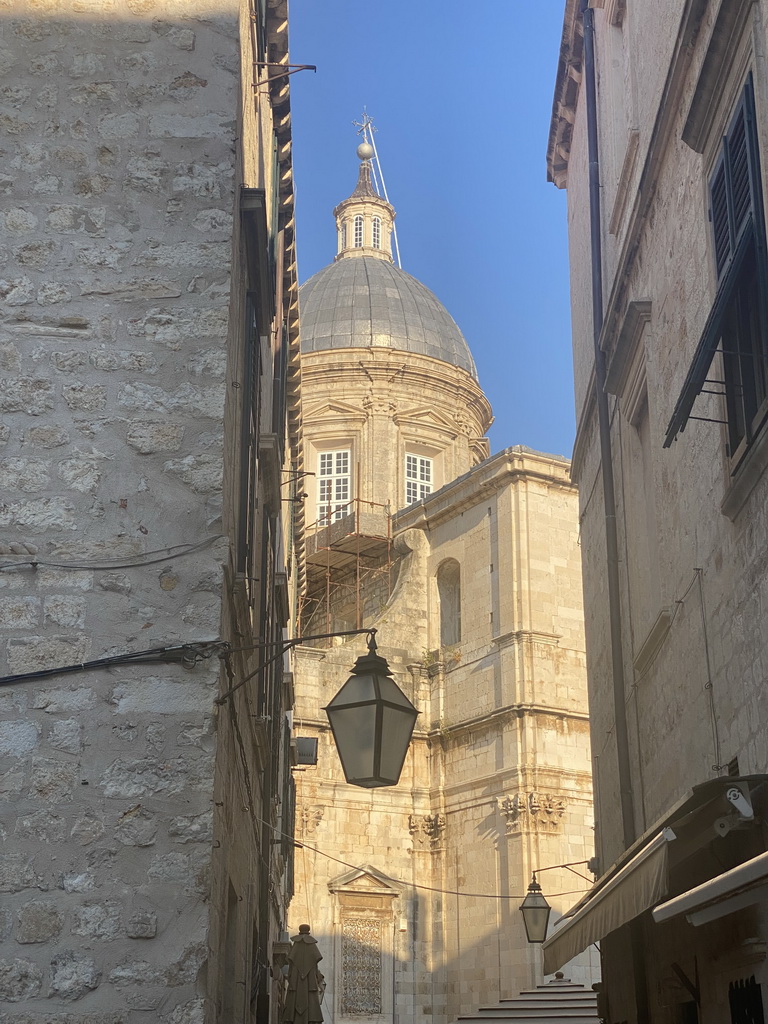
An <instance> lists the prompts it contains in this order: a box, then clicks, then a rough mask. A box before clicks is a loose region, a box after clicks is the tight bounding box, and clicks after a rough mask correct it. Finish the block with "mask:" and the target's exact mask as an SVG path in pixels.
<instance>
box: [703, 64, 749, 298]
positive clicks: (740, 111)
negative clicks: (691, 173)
mask: <svg viewBox="0 0 768 1024" xmlns="http://www.w3.org/2000/svg"><path fill="white" fill-rule="evenodd" d="M752 89H753V86H752V78H751V76H750V78H749V79H748V81H747V84H746V87H745V89H744V92H743V94H742V97H741V102H740V103H739V106H738V108H737V110H736V113H735V114H734V115H733V118H732V120H731V123H730V125H729V127H728V133H727V135H726V136H725V138H724V139H723V152H722V156H721V157H720V159H719V160H718V162H717V164H716V165H715V169H714V171H713V172H712V177H711V178H710V181H709V216H710V220H711V221H712V241H713V245H714V252H715V267H716V269H717V279H718V281H720V280H721V279H722V277H723V275H724V274H725V272H726V270H727V269H728V266H729V264H730V261H731V259H732V258H733V255H734V253H735V252H736V250H737V248H738V245H739V241H740V240H741V237H742V235H743V234H744V232H745V231H749V230H750V229H752V228H755V227H759V226H760V225H759V222H758V209H759V206H758V203H757V202H756V197H757V196H758V195H759V188H760V183H759V181H757V180H756V177H757V168H758V167H759V161H758V156H757V152H758V151H757V133H756V130H755V119H754V102H753V92H752ZM760 215H762V213H761V214H760Z"/></svg>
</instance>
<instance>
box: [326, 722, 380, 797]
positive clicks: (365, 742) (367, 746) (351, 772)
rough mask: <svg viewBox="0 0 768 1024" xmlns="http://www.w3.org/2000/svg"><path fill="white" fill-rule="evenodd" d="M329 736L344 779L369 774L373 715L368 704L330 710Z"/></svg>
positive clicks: (373, 725)
mask: <svg viewBox="0 0 768 1024" xmlns="http://www.w3.org/2000/svg"><path fill="white" fill-rule="evenodd" d="M331 714H332V716H333V718H332V722H333V733H334V737H335V739H336V747H337V749H338V751H339V756H340V757H341V763H342V767H343V768H344V774H345V775H346V776H347V778H348V779H368V778H370V777H371V776H372V775H373V750H374V742H375V726H376V715H375V713H374V710H373V708H371V707H370V705H368V706H366V707H361V708H342V709H338V708H335V709H334V708H331Z"/></svg>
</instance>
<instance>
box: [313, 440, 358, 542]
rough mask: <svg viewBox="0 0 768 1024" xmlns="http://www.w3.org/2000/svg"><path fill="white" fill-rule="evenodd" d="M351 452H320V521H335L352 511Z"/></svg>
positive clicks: (318, 476)
mask: <svg viewBox="0 0 768 1024" xmlns="http://www.w3.org/2000/svg"><path fill="white" fill-rule="evenodd" d="M351 454H352V453H351V452H350V450H349V449H348V448H345V449H342V450H340V451H332V452H320V453H319V454H318V463H317V518H318V521H319V522H320V523H324V524H326V525H327V524H328V523H335V522H336V520H337V519H343V518H344V516H346V515H348V514H349V512H350V511H351V507H350V499H351V497H352V486H351V476H350V465H351V461H352V460H351Z"/></svg>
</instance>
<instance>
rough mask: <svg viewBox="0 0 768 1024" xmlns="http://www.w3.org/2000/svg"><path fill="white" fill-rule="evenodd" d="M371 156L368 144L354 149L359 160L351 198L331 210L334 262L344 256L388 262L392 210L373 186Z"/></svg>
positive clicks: (393, 218) (390, 243)
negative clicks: (332, 214) (335, 245)
mask: <svg viewBox="0 0 768 1024" xmlns="http://www.w3.org/2000/svg"><path fill="white" fill-rule="evenodd" d="M373 154H374V151H373V146H372V145H371V144H370V143H369V142H361V143H360V145H359V146H358V147H357V156H358V159H359V160H360V170H359V172H358V176H357V185H356V186H355V189H354V191H353V192H352V195H351V196H350V197H349V198H348V199H344V200H343V201H342V202H340V203H339V205H338V206H337V207H336V209H335V210H334V211H333V213H334V216H335V217H336V230H337V236H338V252H337V255H336V259H337V260H340V259H343V258H345V257H348V256H357V257H360V256H373V257H375V258H377V259H381V260H386V261H387V262H389V263H391V262H392V228H393V225H394V221H395V211H394V209H393V207H392V206H391V205H390V204H389V203H388V202H387V201H386V199H382V197H381V196H380V195H379V193H378V192H377V191H376V188H375V187H374V184H373V176H372V173H371V172H372V165H371V158H372V157H373Z"/></svg>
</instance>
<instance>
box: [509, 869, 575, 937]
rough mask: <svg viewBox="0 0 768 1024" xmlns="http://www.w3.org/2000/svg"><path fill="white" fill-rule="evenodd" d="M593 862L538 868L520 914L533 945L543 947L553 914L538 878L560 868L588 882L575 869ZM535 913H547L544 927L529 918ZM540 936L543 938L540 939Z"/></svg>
mask: <svg viewBox="0 0 768 1024" xmlns="http://www.w3.org/2000/svg"><path fill="white" fill-rule="evenodd" d="M591 863H592V861H591V860H572V861H569V862H568V863H567V864H550V865H549V867H546V868H536V870H535V871H534V872H533V877H532V878H531V884H530V885H529V886H528V891H527V893H526V894H525V899H524V900H523V902H522V903H521V904H520V908H519V909H520V913H521V914H522V915H523V924H524V925H525V936H526V938H527V939H528V942H529V943H530V944H531V945H541V943H542V942H544V940H545V939H546V937H547V929H548V927H549V915H550V914H551V912H552V907H551V906H550V905H549V903H547V898H546V896H545V895H544V893H543V892H542V889H541V886H540V885H539V883H538V880H537V878H536V876H537V875H540V874H541V873H542V872H543V871H555V870H557V869H558V868H567V869H568V871H573V873H574V875H578V876H579V878H584V879H586V881H587V882H588V881H589V879H588V878H587V876H586V875H582V873H581V872H580V871H574V868H575V867H577V865H580V864H591ZM531 911H533V912H534V913H535V914H541V912H542V911H546V915H545V916H544V927H543V928H542V927H541V924H540V923H539V925H538V928H536V927H535V923H534V920H533V918H530V921H529V917H530V914H531ZM532 928H533V936H534V937H533V938H531V930H532ZM539 936H541V937H540V938H539Z"/></svg>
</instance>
